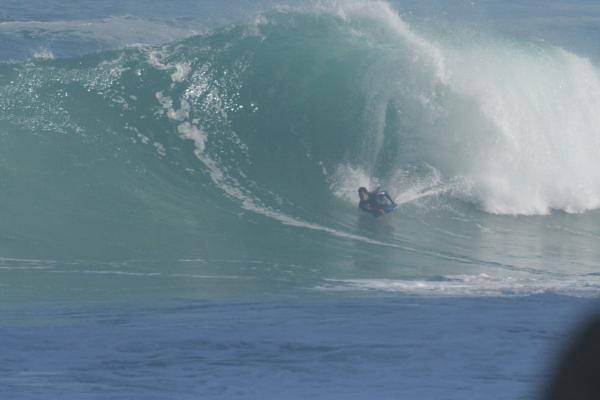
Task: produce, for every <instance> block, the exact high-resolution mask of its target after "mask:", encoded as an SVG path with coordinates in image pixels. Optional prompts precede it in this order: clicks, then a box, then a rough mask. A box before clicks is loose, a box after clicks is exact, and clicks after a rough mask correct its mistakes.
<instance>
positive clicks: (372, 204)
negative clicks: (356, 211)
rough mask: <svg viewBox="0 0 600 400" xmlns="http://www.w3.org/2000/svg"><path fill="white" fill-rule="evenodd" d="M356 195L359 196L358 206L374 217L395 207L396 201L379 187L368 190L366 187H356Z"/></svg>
mask: <svg viewBox="0 0 600 400" xmlns="http://www.w3.org/2000/svg"><path fill="white" fill-rule="evenodd" d="M358 197H360V203H358V207H359V208H360V209H361V210H363V211H366V212H368V213H371V214H373V215H374V216H376V217H378V216H380V215H383V214H386V213H388V212H390V211H392V210H393V209H394V208H396V203H394V200H392V198H391V197H390V195H389V194H387V192H384V191H382V190H379V189H377V190H374V191H372V192H369V191H368V190H367V188H365V187H361V188H359V189H358Z"/></svg>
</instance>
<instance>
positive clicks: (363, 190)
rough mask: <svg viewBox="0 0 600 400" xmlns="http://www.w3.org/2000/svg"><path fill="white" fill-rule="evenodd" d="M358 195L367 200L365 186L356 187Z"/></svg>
mask: <svg viewBox="0 0 600 400" xmlns="http://www.w3.org/2000/svg"><path fill="white" fill-rule="evenodd" d="M358 196H359V197H360V199H361V200H363V201H367V200H369V191H368V190H367V188H366V187H360V188H358Z"/></svg>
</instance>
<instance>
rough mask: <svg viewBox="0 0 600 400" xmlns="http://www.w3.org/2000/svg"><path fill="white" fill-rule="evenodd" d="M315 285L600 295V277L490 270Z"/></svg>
mask: <svg viewBox="0 0 600 400" xmlns="http://www.w3.org/2000/svg"><path fill="white" fill-rule="evenodd" d="M315 289H317V290H324V291H375V292H388V293H398V294H403V295H415V296H431V297H446V296H448V297H465V296H474V297H503V296H529V295H535V294H544V293H551V294H560V295H566V296H573V297H600V277H597V276H593V277H590V276H569V277H564V278H563V277H561V278H553V277H547V276H544V277H541V276H540V277H539V278H538V277H536V278H534V277H528V278H525V277H509V276H508V277H492V276H489V275H487V274H478V275H452V276H446V277H443V278H442V279H438V280H396V279H329V280H326V281H325V282H323V283H322V284H321V285H319V286H317V287H316V288H315Z"/></svg>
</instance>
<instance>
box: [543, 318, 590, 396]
mask: <svg viewBox="0 0 600 400" xmlns="http://www.w3.org/2000/svg"><path fill="white" fill-rule="evenodd" d="M557 367H558V368H556V370H555V371H554V375H553V376H551V378H552V380H551V381H550V384H549V385H548V386H547V387H546V388H545V391H544V393H543V397H542V399H543V400H600V316H595V317H594V318H592V319H591V320H588V321H587V322H586V323H585V324H584V325H583V329H580V330H579V331H578V332H577V334H576V336H575V340H574V341H573V342H572V343H571V345H570V346H569V347H568V348H567V351H566V352H565V353H564V354H563V355H562V358H560V359H559V363H558V366H557Z"/></svg>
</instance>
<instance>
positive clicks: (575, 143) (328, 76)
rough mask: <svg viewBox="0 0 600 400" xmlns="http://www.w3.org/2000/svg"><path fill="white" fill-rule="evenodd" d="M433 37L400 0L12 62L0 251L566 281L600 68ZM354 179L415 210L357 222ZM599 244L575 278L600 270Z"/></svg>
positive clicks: (591, 173) (444, 30)
mask: <svg viewBox="0 0 600 400" xmlns="http://www.w3.org/2000/svg"><path fill="white" fill-rule="evenodd" d="M421 31H422V32H418V31H417V30H415V29H413V28H411V27H410V26H409V25H408V24H407V23H406V22H405V21H404V20H403V19H402V18H401V17H400V16H399V15H398V14H397V13H396V12H395V11H394V10H393V9H392V8H391V7H390V6H389V5H388V4H387V3H383V2H370V3H368V4H367V5H359V4H355V3H347V4H345V5H340V6H332V5H330V6H319V7H312V8H309V9H304V10H300V9H292V8H285V9H280V10H276V11H272V12H269V13H265V14H262V15H261V16H260V17H258V18H257V19H256V20H255V21H254V22H253V23H246V24H240V25H237V26H231V27H228V28H222V29H215V30H213V31H211V32H210V33H207V34H204V35H201V36H193V37H190V38H187V39H183V40H178V41H175V42H171V43H170V44H167V45H161V46H138V47H132V48H127V49H124V50H112V51H103V52H100V53H97V54H93V55H86V56H82V57H78V58H71V59H58V58H54V57H53V55H47V56H44V54H41V55H40V56H39V57H37V59H36V60H33V61H28V62H21V63H4V64H0V143H1V147H0V168H1V170H2V174H1V175H2V181H1V182H2V183H1V185H2V188H3V189H2V192H1V194H0V205H1V209H2V210H3V211H2V216H1V219H2V221H3V228H2V232H1V235H2V236H1V237H0V240H1V241H2V243H3V247H4V250H3V254H2V255H3V256H5V257H9V258H11V259H12V258H18V259H21V260H22V259H23V258H31V259H37V258H41V259H50V258H53V259H71V260H72V259H84V260H85V259H98V260H114V259H129V258H145V259H148V258H150V259H171V260H172V259H178V262H187V261H186V260H185V259H186V258H190V257H192V258H193V257H199V256H202V257H206V258H203V259H202V260H204V261H206V260H208V259H210V257H217V258H219V259H220V260H224V259H225V258H227V257H231V258H233V259H240V258H243V259H245V260H260V262H261V263H262V262H268V263H271V264H270V265H272V266H273V265H278V264H277V263H278V262H279V261H281V260H287V261H286V262H287V264H286V265H288V267H289V268H288V269H285V271H284V270H277V268H276V267H273V268H274V269H275V270H276V271H274V272H273V270H271V272H264V273H265V274H266V275H268V274H274V275H276V276H278V277H283V276H287V275H286V274H293V273H294V272H293V271H294V267H293V266H294V265H296V264H301V265H304V266H306V265H308V266H312V267H314V266H315V265H317V266H318V267H314V268H317V269H318V268H324V267H323V265H325V264H327V262H328V261H329V262H331V260H337V261H335V263H336V268H338V272H339V271H346V272H347V273H346V274H345V275H344V274H343V273H341V272H340V274H341V275H340V276H338V278H346V279H352V278H361V277H362V278H364V276H363V275H361V273H360V267H357V265H375V266H377V268H380V269H379V270H378V269H377V268H375V270H371V275H369V276H368V278H390V277H391V278H399V279H405V278H407V277H408V278H413V277H415V276H416V277H419V278H420V279H422V278H423V276H425V277H427V276H436V277H439V276H445V275H460V276H463V275H464V274H465V273H466V274H468V273H471V272H472V273H474V274H475V276H479V274H480V273H482V270H485V272H486V273H489V270H490V269H492V270H493V269H499V270H501V271H504V272H503V273H509V272H510V273H516V274H524V273H530V272H532V271H533V272H534V273H538V272H539V270H544V271H546V272H547V271H549V270H550V271H553V273H555V272H556V271H557V269H558V270H560V271H559V272H556V273H566V272H565V268H566V267H564V265H565V263H564V261H565V258H564V257H567V258H568V257H569V256H568V255H566V254H567V253H568V251H567V253H561V254H562V255H561V256H556V257H555V256H554V255H549V253H548V252H547V251H546V249H544V248H543V247H544V245H543V244H542V243H541V242H542V241H544V240H549V241H551V242H552V243H554V244H555V245H556V246H557V247H561V246H566V250H572V249H580V248H581V247H585V244H586V243H587V241H589V240H593V239H594V234H593V228H591V227H590V226H588V225H586V224H588V222H586V221H588V219H586V217H584V216H579V215H566V214H562V213H556V212H554V213H552V212H553V210H560V211H565V212H566V213H571V214H580V213H583V212H585V211H589V210H595V209H597V208H598V207H599V206H600V158H599V157H598V156H597V153H598V149H599V148H600V131H599V130H600V114H598V112H597V111H596V110H597V109H598V107H599V106H600V78H599V75H598V71H597V69H596V67H595V66H594V65H593V64H592V63H591V62H590V61H589V60H587V59H585V58H582V57H580V56H577V55H575V54H573V53H570V52H568V51H566V50H564V49H561V48H558V47H553V46H549V45H545V44H539V43H531V42H523V41H518V40H516V39H508V38H499V37H494V36H493V35H488V34H482V33H474V32H472V31H470V30H467V29H462V28H458V27H454V28H448V27H427V29H422V30H421ZM358 186H369V187H374V186H382V187H385V188H387V189H388V190H389V191H390V192H391V193H392V194H393V195H394V196H395V197H396V201H397V202H398V203H399V204H400V205H401V207H400V209H399V210H398V211H397V212H396V213H394V215H391V216H390V218H388V220H387V221H386V222H385V223H384V224H373V221H371V220H365V219H364V218H361V217H360V216H359V215H358V212H357V210H356V201H357V199H356V188H357V187H358ZM547 214H553V215H550V216H548V217H544V218H546V219H544V220H540V219H534V220H532V219H511V218H508V217H503V215H547ZM590 215H592V216H595V215H596V214H595V213H594V212H591V213H588V214H586V216H587V217H589V216H590ZM566 218H571V219H570V220H566ZM549 225H550V226H551V227H552V229H551V228H548V226H549ZM540 231H542V232H544V233H543V234H542V235H539V232H540ZM507 232H510V236H511V239H510V240H508V239H507V238H506V233H507ZM557 232H558V233H557ZM561 232H563V233H564V232H574V233H575V235H574V237H573V235H571V236H570V238H569V239H568V240H566V241H565V238H564V236H561ZM536 234H537V236H538V237H540V239H539V241H535V240H532V239H531V236H532V235H536ZM436 235H437V236H436ZM436 238H437V240H436ZM428 243H441V246H442V248H441V249H439V248H434V247H433V245H431V244H428ZM436 246H437V245H436ZM584 253H585V254H582V253H581V252H580V253H579V257H581V258H577V259H576V260H577V262H576V264H577V267H576V268H575V267H573V268H574V269H576V270H577V272H578V273H591V272H593V267H592V266H593V265H594V264H595V260H596V256H597V255H596V254H595V253H594V251H593V250H589V252H587V253H586V252H585V251H584ZM588 253H589V254H588ZM540 254H541V256H540ZM357 258H358V259H360V262H358V264H357V263H356V260H357ZM515 258H516V259H517V261H515ZM7 260H8V258H7ZM265 260H266V261H265ZM290 260H291V261H290ZM349 260H350V261H349ZM30 262H34V264H35V262H36V261H35V260H34V261H31V260H29V261H27V260H25V261H23V260H22V263H25V264H24V265H25V266H22V267H23V268H30ZM42 264H43V263H42ZM349 264H351V265H353V267H352V268H351V269H352V272H348V265H349ZM19 265H20V264H19ZM36 265H37V264H36ZM440 265H442V266H440ZM400 266H402V268H401V267H400ZM561 266H562V267H561ZM37 267H40V268H42V267H44V266H43V265H42V266H39V265H37V266H36V268H37ZM46 267H48V268H54V264H49V265H46ZM15 268H16V267H15ZM19 268H20V267H19ZM124 268H126V267H124ZM127 268H129V267H127ZM131 268H134V267H131ZM561 268H562V269H561ZM440 269H441V270H442V271H440ZM264 271H266V270H264ZM290 271H291V272H290ZM319 271H320V272H319ZM319 271H317V272H315V274H316V275H319V274H320V275H319V276H322V275H328V276H329V277H332V274H333V275H335V273H333V272H332V270H328V271H327V272H324V270H319ZM357 271H358V272H357ZM373 271H375V272H373ZM507 271H508V272H507ZM63 272H64V271H63ZM129 272H131V271H129ZM115 273H118V271H116V272H115ZM144 273H146V272H144ZM148 273H153V272H152V271H150V272H148ZM235 274H237V275H240V274H242V275H243V273H241V272H240V270H236V273H235ZM235 274H234V275H235ZM249 274H251V273H250V272H249ZM306 274H308V272H306V270H305V272H304V275H303V276H304V277H306V276H308V275H306ZM372 275H378V276H376V277H373V276H372ZM333 277H335V276H333ZM436 279H437V278H436ZM527 279H530V278H527ZM302 282H304V281H302ZM528 282H529V281H528ZM308 286H310V284H309V285H308ZM542 286H543V285H542ZM536 287H537V286H536Z"/></svg>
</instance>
